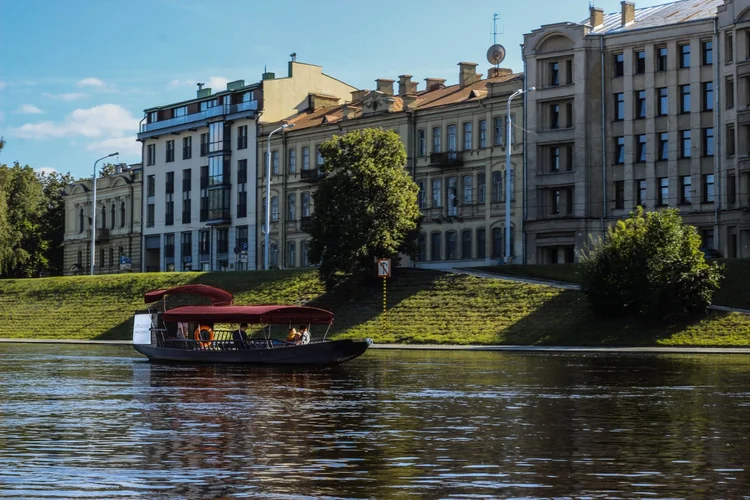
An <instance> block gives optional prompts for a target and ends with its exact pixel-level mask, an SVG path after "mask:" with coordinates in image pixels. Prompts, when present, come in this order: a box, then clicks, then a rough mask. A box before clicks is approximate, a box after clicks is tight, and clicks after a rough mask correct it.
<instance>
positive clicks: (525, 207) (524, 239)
mask: <svg viewBox="0 0 750 500" xmlns="http://www.w3.org/2000/svg"><path fill="white" fill-rule="evenodd" d="M521 57H522V58H523V90H524V94H523V172H522V175H523V179H522V183H523V188H522V191H521V197H522V200H521V201H522V203H523V216H522V217H521V238H522V245H523V250H522V252H523V261H522V262H523V264H527V263H528V259H527V257H526V254H527V250H528V235H527V234H526V220H527V219H528V218H529V200H528V193H527V191H528V184H527V183H528V178H527V169H528V163H527V157H528V149H527V148H526V139H527V136H528V134H527V132H526V128H527V123H526V120H527V108H528V95H527V92H526V90H527V86H528V81H527V80H526V75H527V74H528V73H527V72H526V71H527V69H526V68H527V66H526V54H525V53H524V45H523V44H521Z"/></svg>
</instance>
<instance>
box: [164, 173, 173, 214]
mask: <svg viewBox="0 0 750 500" xmlns="http://www.w3.org/2000/svg"><path fill="white" fill-rule="evenodd" d="M165 187H166V189H165V190H164V191H165V202H166V205H165V209H164V225H166V226H171V225H172V224H174V172H167V182H166V184H165Z"/></svg>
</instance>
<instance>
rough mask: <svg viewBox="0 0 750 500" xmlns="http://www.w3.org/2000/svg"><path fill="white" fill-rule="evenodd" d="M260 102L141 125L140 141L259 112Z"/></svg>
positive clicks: (226, 105) (214, 108)
mask: <svg viewBox="0 0 750 500" xmlns="http://www.w3.org/2000/svg"><path fill="white" fill-rule="evenodd" d="M257 109H258V101H247V102H243V103H240V104H223V105H221V106H214V107H212V108H208V109H206V110H203V111H199V112H198V113H192V114H189V115H183V116H178V117H175V118H170V119H168V120H159V121H156V122H152V123H143V124H141V129H140V134H139V139H142V138H143V137H140V136H141V135H144V134H145V136H146V137H147V136H152V135H155V134H153V132H156V131H158V130H164V129H169V128H173V127H180V126H183V125H191V124H195V126H199V124H198V122H201V121H206V120H208V119H209V118H216V117H217V116H225V115H233V114H237V113H243V112H248V111H257Z"/></svg>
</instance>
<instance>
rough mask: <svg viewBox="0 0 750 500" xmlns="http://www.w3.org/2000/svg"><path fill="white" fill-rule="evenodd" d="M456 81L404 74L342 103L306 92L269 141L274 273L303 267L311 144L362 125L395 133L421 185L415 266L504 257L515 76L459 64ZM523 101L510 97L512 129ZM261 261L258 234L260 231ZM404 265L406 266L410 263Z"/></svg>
mask: <svg viewBox="0 0 750 500" xmlns="http://www.w3.org/2000/svg"><path fill="white" fill-rule="evenodd" d="M458 66H459V71H458V83H457V84H455V85H449V86H446V85H445V80H444V79H440V78H427V79H425V88H424V89H423V90H418V84H417V82H415V81H412V77H411V75H401V76H399V80H398V87H397V88H394V84H395V81H394V80H389V79H378V80H376V88H375V90H372V91H370V90H359V91H356V92H353V93H352V99H351V102H350V103H347V104H343V105H341V104H339V103H337V102H336V101H335V99H334V100H332V99H331V98H329V97H328V96H325V95H314V94H311V95H310V96H309V97H308V100H307V104H308V105H307V107H306V109H304V110H303V111H301V112H299V113H297V114H294V115H292V116H289V117H288V118H287V119H285V120H283V122H285V123H293V124H294V127H293V128H290V129H287V130H286V132H285V133H283V134H277V135H274V136H273V138H272V142H271V157H272V161H271V181H272V184H271V240H270V248H271V255H270V259H269V260H270V261H271V266H272V267H280V268H289V267H298V266H307V265H309V261H308V259H307V248H308V244H309V239H310V236H309V234H308V232H307V229H308V227H309V223H310V216H311V214H312V213H313V212H314V206H313V197H312V194H313V192H314V191H315V185H316V182H318V181H319V180H320V179H321V174H320V171H319V170H318V165H319V164H320V163H321V162H322V158H321V157H320V156H319V154H318V151H317V148H318V145H319V144H320V143H321V142H323V141H326V140H328V139H330V138H331V137H333V136H334V135H340V134H344V133H346V132H348V131H351V130H355V129H364V128H383V129H386V130H393V131H395V132H396V133H398V134H399V136H400V137H401V140H402V141H403V143H404V146H405V149H406V153H407V163H406V165H405V168H406V169H407V170H408V171H409V173H410V174H411V175H412V177H413V178H414V180H415V182H416V183H417V184H418V185H419V187H420V194H419V204H420V208H421V209H422V212H423V214H424V220H423V223H422V229H421V234H420V237H419V243H420V245H419V247H420V251H419V255H418V258H417V262H416V265H417V266H420V267H451V266H455V265H459V264H460V261H472V262H473V263H475V264H476V262H477V261H481V262H489V261H493V260H496V259H501V258H502V257H503V255H504V250H505V247H504V243H503V241H504V240H503V234H504V228H505V187H504V186H505V183H504V179H505V169H506V156H505V154H506V129H505V115H506V110H507V101H508V97H509V96H510V95H511V94H512V93H513V92H514V91H516V90H518V89H520V88H521V87H522V84H523V76H522V75H519V74H513V73H512V72H511V71H510V70H505V69H499V68H492V69H490V77H489V78H487V79H481V75H479V74H477V73H476V69H477V65H476V64H474V63H459V65H458ZM521 110H522V102H521V100H520V99H518V100H516V101H513V108H512V112H511V115H512V118H513V123H514V124H515V123H519V124H520V121H521V115H522V111H521ZM279 123H280V122H277V123H270V124H268V125H266V126H264V127H263V128H262V130H261V131H260V135H259V137H258V155H259V157H260V158H263V159H265V158H266V154H267V151H268V149H267V148H268V146H267V136H268V133H269V132H270V131H271V130H273V129H274V128H276V127H277V126H278V125H279ZM521 131H522V128H521V127H520V125H518V126H516V127H515V128H514V129H513V133H512V140H511V141H512V145H511V148H512V149H511V152H512V169H513V170H512V172H513V177H512V179H513V186H514V189H513V193H514V194H513V197H512V201H513V205H512V220H513V223H512V225H513V238H512V240H513V254H514V257H515V258H516V260H518V259H519V258H520V257H521V255H522V246H521V241H522V240H521V237H520V234H521V233H520V231H521V214H522V196H521V190H522V178H523V177H522V173H523V165H522V152H523V148H522V132H521ZM265 196H266V193H265V169H259V171H258V196H257V199H258V202H259V203H260V205H259V208H258V213H259V214H261V218H260V222H259V225H258V227H261V226H262V221H263V220H264V207H265V204H264V199H265ZM257 241H258V250H257V255H258V256H259V260H258V262H259V263H262V262H263V253H262V252H263V242H264V240H263V235H262V234H260V233H259V234H258V239H257ZM402 264H405V265H409V264H410V262H409V261H408V259H406V260H404V261H402Z"/></svg>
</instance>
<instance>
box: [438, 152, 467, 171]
mask: <svg viewBox="0 0 750 500" xmlns="http://www.w3.org/2000/svg"><path fill="white" fill-rule="evenodd" d="M463 164H464V156H463V153H462V152H461V151H446V152H445V153H431V154H430V166H431V167H439V168H452V167H454V168H455V167H461V166H463Z"/></svg>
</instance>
